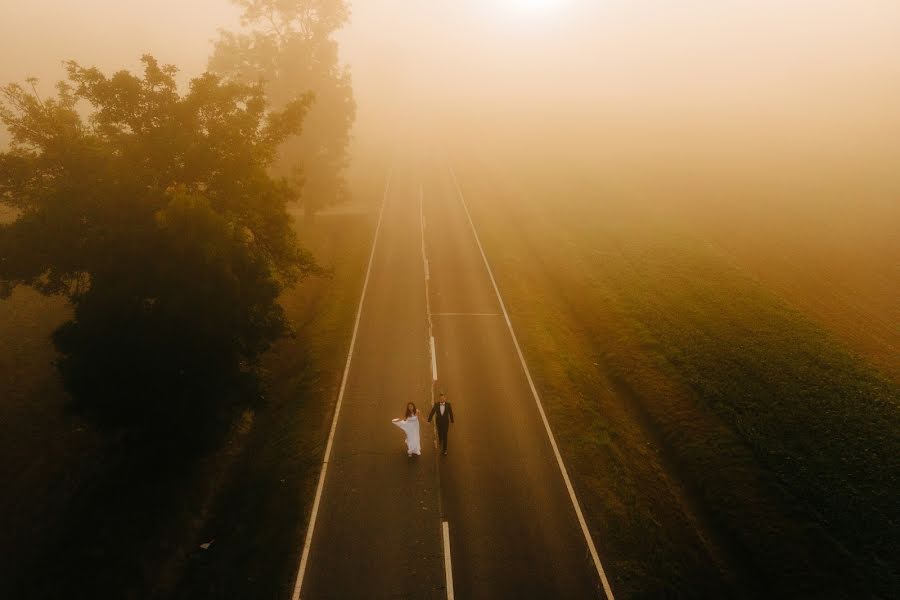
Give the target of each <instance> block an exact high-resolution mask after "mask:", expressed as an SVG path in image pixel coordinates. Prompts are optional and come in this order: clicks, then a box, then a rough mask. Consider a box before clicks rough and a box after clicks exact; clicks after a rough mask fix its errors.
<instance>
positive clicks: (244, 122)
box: [0, 56, 317, 416]
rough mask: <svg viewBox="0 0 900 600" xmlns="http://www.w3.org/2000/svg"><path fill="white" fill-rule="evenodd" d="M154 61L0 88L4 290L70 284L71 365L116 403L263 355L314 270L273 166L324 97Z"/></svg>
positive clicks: (145, 398) (66, 360) (174, 389)
mask: <svg viewBox="0 0 900 600" xmlns="http://www.w3.org/2000/svg"><path fill="white" fill-rule="evenodd" d="M143 64H144V71H143V74H142V75H141V76H138V75H134V74H132V73H129V72H127V71H121V72H118V73H115V74H114V75H112V76H110V77H108V76H106V75H104V74H103V73H101V72H99V71H98V70H97V69H93V68H83V67H82V66H80V65H78V64H76V63H74V62H70V63H68V79H67V81H64V82H60V83H59V84H58V85H57V95H56V96H55V97H53V98H48V99H42V98H40V97H39V96H38V94H37V93H36V92H35V91H34V87H33V86H31V87H30V88H29V87H25V86H21V85H18V84H12V85H8V86H6V87H4V88H2V95H0V119H2V121H3V123H4V124H5V125H6V127H7V129H8V130H9V132H10V134H11V138H12V142H11V147H10V150H9V151H7V152H5V153H2V154H0V203H2V204H5V205H7V206H8V207H11V208H12V209H14V211H15V212H16V213H17V218H16V220H15V221H14V222H12V223H7V224H5V225H2V226H0V292H2V294H3V295H8V294H9V293H10V291H11V290H12V288H13V287H15V286H16V285H18V284H25V285H30V286H33V287H34V288H36V289H38V290H39V291H41V292H43V293H45V294H61V295H64V296H66V297H67V298H68V299H69V301H70V302H71V304H72V305H73V308H74V318H73V319H72V320H71V321H68V322H67V323H65V324H63V325H62V326H61V327H60V328H59V329H58V330H57V331H56V332H55V333H54V341H55V343H56V346H57V348H58V350H59V351H60V352H61V355H62V359H61V361H60V368H61V371H62V373H63V375H64V378H65V381H66V383H67V385H68V386H69V388H70V390H71V391H72V392H73V393H74V395H75V398H76V400H79V401H80V402H82V405H83V406H85V407H89V408H97V409H100V413H102V414H103V415H107V416H109V415H115V416H134V415H140V414H145V413H144V409H145V408H147V407H148V406H153V405H157V406H165V405H166V403H165V402H160V401H159V400H160V399H161V398H177V397H179V392H183V391H184V390H185V389H196V385H198V384H199V385H204V384H205V383H208V382H209V381H210V380H212V379H214V378H218V377H221V376H223V375H227V374H229V373H234V372H237V371H238V370H240V369H241V368H242V367H243V366H246V365H248V364H251V363H252V361H253V360H254V359H255V358H256V357H258V356H259V354H260V353H261V352H263V351H264V350H265V349H266V348H267V347H268V346H269V344H271V342H272V341H273V340H275V339H276V338H277V337H279V336H280V335H282V334H283V333H284V332H285V331H286V328H287V323H286V320H285V316H284V314H283V312H282V310H281V308H280V306H279V305H278V303H277V301H276V299H277V297H278V295H279V293H280V291H281V290H282V289H283V288H284V287H285V286H287V285H290V284H292V283H294V282H296V281H297V280H298V279H300V278H301V277H303V276H304V275H305V274H308V273H310V272H311V271H314V270H315V269H316V268H317V267H316V266H315V263H314V261H313V259H312V258H311V256H309V255H308V254H307V253H306V252H305V251H304V250H303V249H302V248H301V247H300V246H299V244H298V241H297V238H296V234H295V232H294V230H293V228H292V224H291V218H290V216H289V214H288V213H287V208H286V207H287V203H288V202H290V201H292V200H293V199H294V198H295V195H296V192H295V190H294V188H293V187H292V186H290V185H289V184H288V183H287V182H285V181H282V180H276V179H273V178H272V177H271V176H270V175H269V167H270V166H271V164H272V162H273V160H274V158H275V156H276V152H277V148H278V146H279V145H280V144H282V143H283V142H284V140H286V139H287V138H288V137H290V136H292V135H295V134H298V133H299V131H300V127H301V124H302V121H303V118H304V115H305V112H306V110H307V106H308V104H309V102H310V99H309V98H300V99H297V100H295V101H293V102H289V103H286V104H284V106H283V109H282V110H280V111H277V112H272V111H269V110H268V109H267V101H266V97H265V94H264V90H263V87H262V86H261V85H259V84H254V85H246V84H240V83H235V82H223V81H222V80H221V79H220V78H219V77H218V76H215V75H212V74H208V73H207V74H204V75H202V76H201V77H198V78H196V79H194V80H192V81H191V83H190V88H189V91H187V93H185V94H183V95H181V94H180V93H179V91H178V89H177V87H176V83H175V80H174V76H175V73H176V69H175V68H174V67H173V66H161V65H159V64H158V63H157V62H156V60H154V59H153V58H152V57H150V56H145V57H144V58H143ZM85 116H86V117H85ZM150 400H153V401H150Z"/></svg>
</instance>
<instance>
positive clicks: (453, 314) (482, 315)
mask: <svg viewBox="0 0 900 600" xmlns="http://www.w3.org/2000/svg"><path fill="white" fill-rule="evenodd" d="M432 314H433V316H435V317H502V316H503V314H502V313H466V312H461V313H455V312H445V313H432Z"/></svg>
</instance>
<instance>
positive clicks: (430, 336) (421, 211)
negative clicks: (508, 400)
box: [419, 185, 437, 405]
mask: <svg viewBox="0 0 900 600" xmlns="http://www.w3.org/2000/svg"><path fill="white" fill-rule="evenodd" d="M419 226H420V232H421V236H422V266H423V268H424V269H425V316H426V317H427V318H428V339H429V348H430V351H431V380H432V381H437V352H436V351H435V349H434V323H433V322H432V320H431V297H430V292H429V290H428V280H429V279H430V278H431V275H430V274H429V272H428V254H427V253H426V252H425V189H424V187H423V186H421V185H420V186H419ZM431 404H432V405H433V404H434V386H433V385H432V386H431Z"/></svg>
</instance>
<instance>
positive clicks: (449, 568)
mask: <svg viewBox="0 0 900 600" xmlns="http://www.w3.org/2000/svg"><path fill="white" fill-rule="evenodd" d="M441 531H442V532H443V534H444V572H445V573H446V575H447V600H453V565H452V563H451V562H450V524H449V523H447V521H443V522H442V523H441Z"/></svg>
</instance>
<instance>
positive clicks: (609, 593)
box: [450, 166, 614, 600]
mask: <svg viewBox="0 0 900 600" xmlns="http://www.w3.org/2000/svg"><path fill="white" fill-rule="evenodd" d="M450 174H451V175H452V176H453V183H454V185H455V186H456V193H457V194H459V199H460V201H461V202H462V205H463V209H464V210H465V211H466V218H467V219H468V220H469V226H470V227H471V228H472V233H473V234H474V235H475V242H476V243H477V244H478V249H479V250H480V251H481V258H482V259H484V266H485V268H486V269H487V272H488V276H489V277H490V278H491V283H492V284H493V286H494V292H495V293H496V294H497V301H498V302H500V309H501V310H502V311H503V316H504V317H505V318H506V325H507V327H509V334H510V335H511V336H512V340H513V344H514V345H515V347H516V352H517V353H518V355H519V361H520V362H521V363H522V368H523V369H524V370H525V378H526V379H528V385H529V386H530V387H531V393H532V395H533V396H534V401H535V403H536V404H537V407H538V412H540V414H541V419H542V420H543V421H544V428H545V429H546V430H547V436H548V437H549V438H550V445H551V446H552V447H553V454H554V455H555V456H556V462H557V463H558V464H559V470H560V472H561V473H562V476H563V481H565V483H566V489H567V490H568V491H569V498H570V499H571V500H572V506H573V507H575V514H576V515H577V516H578V522H579V524H580V525H581V532H582V533H583V534H584V540H585V541H586V542H587V545H588V549H589V550H590V552H591V557H592V558H593V559H594V567H595V568H596V569H597V573H598V574H599V575H600V582H601V583H602V584H603V591H604V592H605V594H606V597H607V599H608V600H614V597H613V593H612V589H611V588H610V587H609V580H607V578H606V571H604V570H603V565H602V564H600V556H599V555H598V554H597V548H596V547H595V546H594V540H593V539H591V532H590V530H589V529H588V526H587V522H586V521H585V520H584V515H583V514H582V512H581V506H580V505H579V504H578V498H576V497H575V489H574V488H573V487H572V482H571V480H570V479H569V473H568V471H566V465H565V464H563V459H562V455H561V454H560V453H559V448H558V447H557V445H556V438H554V437H553V432H552V431H551V430H550V422H549V421H547V415H546V414H545V413H544V407H543V405H542V404H541V398H540V396H539V395H538V392H537V388H536V387H535V385H534V380H533V379H532V378H531V372H530V371H529V370H528V365H527V364H525V356H524V355H523V354H522V349H521V348H520V347H519V340H518V339H517V338H516V332H515V331H514V330H513V326H512V322H511V321H510V320H509V313H508V312H507V311H506V304H504V302H503V297H502V296H501V295H500V288H499V287H497V280H496V279H494V273H493V271H491V264H490V263H489V262H488V258H487V254H485V252H484V246H482V245H481V238H479V237H478V230H477V229H475V223H474V221H472V215H471V214H470V213H469V206H468V205H467V204H466V198H465V196H463V193H462V189H461V188H460V187H459V180H458V179H457V178H456V172H455V171H454V170H453V167H452V166H450Z"/></svg>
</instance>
